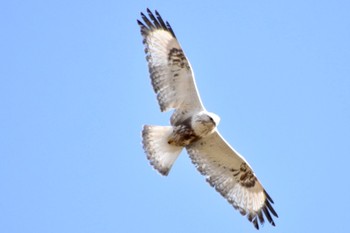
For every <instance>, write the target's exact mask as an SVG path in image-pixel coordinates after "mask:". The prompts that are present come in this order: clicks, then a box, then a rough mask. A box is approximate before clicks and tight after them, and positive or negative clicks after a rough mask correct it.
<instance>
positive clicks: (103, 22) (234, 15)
mask: <svg viewBox="0 0 350 233" xmlns="http://www.w3.org/2000/svg"><path fill="white" fill-rule="evenodd" d="M146 7H149V8H150V9H157V10H158V11H159V12H160V13H161V15H162V16H163V18H164V19H166V20H168V21H169V22H170V23H171V25H172V27H173V29H174V31H175V33H176V35H177V37H178V39H179V40H180V43H181V45H182V47H183V49H184V51H185V53H186V55H187V56H188V58H189V59H190V61H191V64H192V67H193V68H194V72H195V74H196V80H197V85H198V88H199V90H200V93H201V97H202V100H203V102H204V104H205V106H206V108H207V109H208V110H209V111H212V112H215V113H217V114H218V115H219V116H220V117H221V123H220V125H219V130H220V132H221V133H222V135H223V136H225V138H226V139H227V141H228V142H230V143H231V145H232V146H233V147H234V148H235V149H236V150H238V151H239V152H240V153H241V154H242V155H243V156H244V157H245V158H246V159H247V160H248V161H249V163H250V164H251V165H252V167H253V168H254V171H255V173H256V174H257V176H258V177H259V179H260V180H261V182H262V183H263V184H264V186H265V188H266V190H267V191H268V192H269V193H270V195H271V197H272V198H273V199H274V201H275V205H274V207H275V209H276V211H277V212H278V214H279V216H280V218H278V219H276V221H275V222H276V225H277V226H276V228H274V227H272V226H270V224H268V223H267V224H265V226H264V227H262V228H261V230H260V231H261V232H284V233H288V232H291V233H295V232H348V225H349V217H348V216H349V214H348V211H349V208H350V198H349V197H350V192H349V189H350V181H349V179H350V176H349V172H348V171H349V168H348V167H349V162H350V160H349V157H350V154H349V151H350V64H349V63H350V13H349V12H350V2H349V1H347V0H344V1H340V0H339V1H324V0H318V1H305V0H294V1H280V0H275V1H268V0H258V1H255V0H252V1H247V0H244V1H241V0H239V1H236V0H235V1H66V0H64V1H18V0H12V1H2V2H1V3H0V28H1V29H0V42H1V43H0V232H4V233H14V232H33V233H48V232H50V233H51V232H57V233H62V232H72V233H73V232H74V233H80V232H98V233H112V232H114V233H116V232H257V231H256V230H255V229H254V227H253V225H251V224H250V223H249V222H248V220H246V218H245V217H242V216H241V215H240V214H239V213H238V212H237V211H235V210H234V209H233V208H232V207H231V206H230V205H229V204H228V203H227V202H226V200H224V199H223V198H222V197H221V196H220V195H219V194H218V193H216V191H215V190H214V189H213V188H211V187H210V186H209V185H208V184H207V183H206V182H205V178H204V177H203V176H201V175H200V174H199V172H197V170H196V169H195V167H194V166H193V164H192V163H191V161H190V159H189V158H188V156H187V154H186V153H185V152H183V153H182V155H181V156H180V158H179V159H178V161H177V162H176V163H175V165H174V167H173V169H172V171H171V173H170V174H169V176H168V177H161V176H160V175H158V174H157V173H156V172H155V171H154V170H153V169H152V168H151V166H149V164H148V161H147V159H146V156H145V154H144V152H143V150H142V147H141V136H140V130H141V128H142V125H143V124H158V125H167V124H168V120H169V116H170V113H160V111H159V107H158V104H157V101H156V98H155V95H154V93H153V90H152V87H151V84H150V79H149V74H148V69H147V65H146V61H145V58H144V57H145V55H144V52H143V45H142V38H141V36H140V32H139V28H138V25H137V24H136V19H138V18H140V17H139V13H140V11H145V9H146Z"/></svg>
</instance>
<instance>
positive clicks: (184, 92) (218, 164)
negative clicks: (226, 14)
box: [137, 9, 278, 229]
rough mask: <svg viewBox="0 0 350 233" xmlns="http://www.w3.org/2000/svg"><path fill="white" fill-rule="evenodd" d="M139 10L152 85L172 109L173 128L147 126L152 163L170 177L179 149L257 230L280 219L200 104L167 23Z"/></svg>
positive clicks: (144, 134) (186, 63) (163, 106)
mask: <svg viewBox="0 0 350 233" xmlns="http://www.w3.org/2000/svg"><path fill="white" fill-rule="evenodd" d="M147 13H148V16H149V18H148V17H147V16H146V15H145V14H143V13H141V17H142V20H143V22H141V21H139V20H137V23H138V25H139V26H140V28H141V35H142V37H143V44H144V45H145V53H146V59H147V62H148V68H149V73H150V76H151V80H152V85H153V89H154V91H155V93H156V94H157V99H158V103H159V105H160V110H161V111H162V112H164V111H168V110H171V109H174V113H173V114H172V116H171V119H170V123H171V126H153V125H145V126H144V127H143V130H142V138H143V140H142V144H143V148H144V150H145V153H146V154H147V158H148V160H149V161H150V163H151V165H152V166H153V167H154V168H155V169H156V170H157V171H158V172H159V173H160V174H162V175H165V176H166V175H168V173H169V171H170V169H171V167H172V165H173V164H174V162H175V160H176V159H177V157H178V156H179V154H180V152H181V151H182V149H183V148H186V150H187V152H188V154H189V155H190V158H191V160H192V162H193V163H194V164H195V166H196V167H197V169H198V171H199V172H200V173H201V174H202V175H204V176H206V178H207V181H208V182H209V183H210V185H211V186H213V187H214V188H215V189H216V190H217V191H218V192H219V193H220V194H221V195H222V196H223V197H224V198H226V199H227V201H228V202H229V203H230V204H232V205H233V207H234V208H235V209H237V210H238V211H239V212H240V213H241V214H242V215H247V218H248V220H249V221H250V222H252V223H253V224H254V226H255V228H256V229H259V222H260V224H263V223H264V221H265V218H266V219H267V220H268V221H269V222H270V223H271V224H272V225H273V226H275V222H274V221H273V219H272V216H271V214H272V215H273V216H275V217H278V215H277V213H276V211H275V210H274V209H273V207H272V205H271V204H272V203H273V201H272V199H271V197H270V196H269V195H268V194H267V192H266V191H265V189H264V188H263V186H262V185H261V183H260V182H259V180H258V179H257V177H256V176H255V174H254V172H253V170H252V168H251V167H250V166H249V164H248V162H247V161H246V160H245V159H244V158H243V157H242V156H241V155H240V154H239V153H238V152H236V151H235V150H234V149H233V148H232V147H231V146H230V145H229V144H228V143H227V142H226V141H225V139H224V138H223V137H222V136H221V135H220V133H219V132H218V130H217V125H218V124H219V121H220V118H219V117H218V116H217V115H216V114H214V113H211V112H207V111H206V109H205V108H204V106H203V104H202V102H201V99H200V97H199V93H198V90H197V87H196V83H195V79H194V74H193V72H192V69H191V65H190V63H189V61H188V59H187V57H186V56H185V53H184V52H183V50H182V49H181V46H180V44H179V42H178V40H177V39H176V36H175V33H174V31H173V29H172V28H171V26H170V24H169V23H168V22H164V20H163V19H162V17H161V16H160V14H159V13H158V12H157V11H155V15H154V14H153V13H152V12H151V11H150V10H149V9H147Z"/></svg>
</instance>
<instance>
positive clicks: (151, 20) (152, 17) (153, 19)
mask: <svg viewBox="0 0 350 233" xmlns="http://www.w3.org/2000/svg"><path fill="white" fill-rule="evenodd" d="M146 12H147V14H148V17H147V16H146V14H144V13H143V12H140V14H141V18H142V20H143V22H144V23H142V22H141V21H137V23H138V25H139V26H140V27H143V28H145V33H146V31H152V30H154V29H163V30H165V31H168V32H170V33H171V35H172V36H173V37H174V38H176V36H175V33H174V31H173V29H172V28H171V26H170V24H169V23H168V22H165V21H164V20H163V18H162V17H161V16H160V14H159V12H158V11H157V10H155V11H154V13H155V14H153V13H152V11H151V10H150V9H149V8H146ZM146 34H147V33H146Z"/></svg>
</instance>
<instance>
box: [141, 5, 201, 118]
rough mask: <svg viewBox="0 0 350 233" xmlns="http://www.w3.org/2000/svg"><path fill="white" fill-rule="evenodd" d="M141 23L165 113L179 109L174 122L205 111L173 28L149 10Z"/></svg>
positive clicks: (155, 89)
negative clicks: (193, 113) (195, 112)
mask: <svg viewBox="0 0 350 233" xmlns="http://www.w3.org/2000/svg"><path fill="white" fill-rule="evenodd" d="M147 13H148V17H147V16H146V15H145V14H143V13H141V17H142V20H143V22H141V21H139V20H138V21H137V22H138V24H139V26H140V28H141V34H142V36H143V38H144V40H143V43H144V45H145V53H146V59H147V62H148V68H149V73H150V76H151V80H152V86H153V89H154V91H155V93H156V94H157V99H158V103H159V105H160V109H161V111H168V110H170V109H175V110H176V111H175V113H174V114H175V115H174V117H173V122H175V121H177V120H179V119H183V118H186V117H188V116H189V115H190V114H191V113H192V112H194V111H199V110H201V109H204V108H203V105H202V103H201V100H200V97H199V94H198V91H197V88H196V83H195V80H194V75H193V72H192V68H191V65H190V63H189V61H188V59H187V57H186V56H185V54H184V52H183V50H182V48H181V46H180V44H179V42H178V41H177V39H176V37H175V33H174V32H173V30H172V28H171V26H170V24H169V23H168V22H165V21H164V20H163V19H162V17H161V16H160V15H159V13H158V12H157V11H155V15H154V14H153V13H152V12H151V11H150V10H149V9H147Z"/></svg>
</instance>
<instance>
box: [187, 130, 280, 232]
mask: <svg viewBox="0 0 350 233" xmlns="http://www.w3.org/2000/svg"><path fill="white" fill-rule="evenodd" d="M187 151H188V153H189V155H190V157H191V159H192V162H193V163H194V164H195V165H196V167H197V169H198V170H199V171H200V173H201V174H202V175H205V176H206V177H207V181H208V182H209V183H210V184H211V185H212V186H213V187H215V189H216V190H217V191H218V192H219V193H220V194H221V195H222V196H223V197H225V198H226V199H227V200H228V202H229V203H231V204H232V205H233V207H235V208H236V209H238V210H239V212H240V213H241V214H242V215H247V217H248V219H249V221H251V222H252V223H253V224H254V226H255V228H257V229H259V223H258V221H259V222H260V223H261V224H263V223H264V221H265V220H264V216H265V217H266V218H267V220H268V221H269V222H270V223H271V224H272V225H273V226H275V223H274V221H273V219H272V216H271V214H272V215H274V216H275V217H278V215H277V213H276V211H275V210H274V209H273V207H272V206H271V204H272V203H273V201H272V199H271V197H270V196H269V195H268V194H267V192H266V191H265V189H264V188H263V186H262V185H261V183H260V182H259V180H258V179H257V178H256V176H255V174H254V172H253V170H252V169H251V167H250V166H249V165H248V163H247V161H245V159H244V158H243V157H242V156H240V155H239V154H238V153H237V152H236V151H235V150H234V149H233V148H232V147H231V146H230V145H229V144H228V143H227V142H226V141H225V140H224V139H223V138H222V137H221V135H220V134H219V133H218V132H214V133H212V134H211V135H209V136H208V137H205V138H202V139H200V140H198V141H197V142H195V143H193V144H191V145H189V146H188V147H187Z"/></svg>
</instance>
